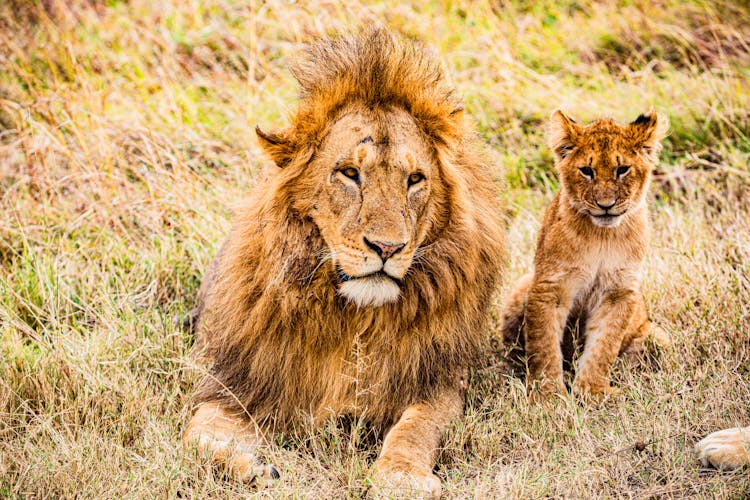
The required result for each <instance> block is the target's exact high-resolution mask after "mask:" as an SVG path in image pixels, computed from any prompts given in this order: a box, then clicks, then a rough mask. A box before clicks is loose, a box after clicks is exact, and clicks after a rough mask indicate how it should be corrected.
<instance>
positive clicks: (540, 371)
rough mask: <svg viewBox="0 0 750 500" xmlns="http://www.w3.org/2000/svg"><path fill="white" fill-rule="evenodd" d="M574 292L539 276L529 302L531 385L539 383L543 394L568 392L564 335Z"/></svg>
mask: <svg viewBox="0 0 750 500" xmlns="http://www.w3.org/2000/svg"><path fill="white" fill-rule="evenodd" d="M569 296H570V294H569V293H567V291H566V290H565V289H564V288H563V286H562V284H561V283H557V282H552V281H546V280H538V281H535V282H534V284H533V286H532V287H531V290H529V298H528V303H527V305H526V327H525V333H526V354H527V357H528V363H529V374H528V379H527V386H529V387H530V388H532V387H533V386H534V385H535V384H538V389H539V390H540V392H541V393H542V395H549V394H554V393H564V392H565V383H564V381H563V356H562V347H561V343H562V338H563V332H564V329H565V322H566V320H567V318H568V314H569V313H570V306H571V304H570V300H569V298H568V297H569Z"/></svg>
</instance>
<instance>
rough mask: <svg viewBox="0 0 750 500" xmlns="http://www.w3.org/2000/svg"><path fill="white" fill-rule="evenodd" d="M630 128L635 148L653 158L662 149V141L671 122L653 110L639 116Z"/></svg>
mask: <svg viewBox="0 0 750 500" xmlns="http://www.w3.org/2000/svg"><path fill="white" fill-rule="evenodd" d="M628 128H630V130H631V133H632V134H633V143H634V145H635V147H636V148H637V149H640V150H642V151H643V152H644V153H646V154H647V155H648V156H652V155H655V154H656V153H658V152H659V150H660V149H661V140H662V139H664V137H665V136H666V135H667V130H669V120H668V119H667V118H666V117H665V116H663V115H660V114H658V113H657V112H656V111H655V110H654V108H651V109H650V110H649V112H648V113H646V114H642V115H639V116H638V118H636V119H635V121H633V122H632V123H631V124H629V125H628Z"/></svg>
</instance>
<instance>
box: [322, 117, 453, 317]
mask: <svg viewBox="0 0 750 500" xmlns="http://www.w3.org/2000/svg"><path fill="white" fill-rule="evenodd" d="M308 168H309V171H310V172H311V174H312V175H313V176H314V179H311V181H312V182H311V184H314V185H315V189H316V195H315V203H314V205H313V206H312V208H311V214H312V218H313V220H314V222H315V224H316V225H317V226H318V228H319V230H320V233H321V235H322V236H323V239H324V240H325V242H326V244H327V245H328V248H329V250H330V258H331V260H332V262H333V264H334V266H335V268H336V271H337V275H338V280H339V283H338V287H339V293H340V294H341V295H343V296H344V297H346V298H347V299H348V300H350V301H352V302H354V303H355V304H357V305H358V306H360V307H365V306H375V307H377V306H380V305H382V304H385V303H387V302H393V301H396V300H397V299H398V297H399V294H400V288H401V285H402V283H403V280H404V278H405V276H406V274H407V271H408V270H409V267H410V266H411V265H412V262H413V261H414V259H415V255H416V252H417V250H418V248H419V246H420V244H421V243H422V242H423V240H424V238H425V235H426V234H427V232H428V230H429V227H430V225H431V224H430V213H431V212H432V210H433V208H432V207H433V201H434V195H435V194H436V191H437V192H438V193H439V192H440V191H441V179H440V177H439V175H438V169H437V166H436V160H435V155H434V152H433V150H432V149H431V148H430V145H429V142H428V140H427V139H426V138H425V137H424V135H423V134H422V132H421V131H420V130H419V128H418V127H417V125H416V124H415V122H414V120H413V118H412V117H411V116H410V115H409V114H408V113H407V112H405V111H403V110H401V109H399V108H391V109H388V110H385V111H377V112H376V111H370V110H368V109H350V110H349V111H345V112H343V113H342V114H341V115H340V116H339V118H338V119H337V120H336V121H335V122H334V123H333V124H332V125H331V128H330V131H329V133H328V134H327V136H326V138H325V139H324V141H323V143H322V144H321V146H320V148H319V150H318V151H317V153H316V155H315V157H314V158H313V160H312V161H311V163H310V165H309V167H308ZM311 187H312V186H311Z"/></svg>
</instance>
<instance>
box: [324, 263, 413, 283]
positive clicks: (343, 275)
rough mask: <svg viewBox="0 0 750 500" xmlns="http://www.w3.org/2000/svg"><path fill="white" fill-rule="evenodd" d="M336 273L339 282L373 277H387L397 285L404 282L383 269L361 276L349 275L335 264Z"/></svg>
mask: <svg viewBox="0 0 750 500" xmlns="http://www.w3.org/2000/svg"><path fill="white" fill-rule="evenodd" d="M336 275H337V276H338V279H339V282H341V283H346V282H347V281H355V280H362V279H368V278H375V279H384V278H387V279H389V280H391V281H393V282H394V283H396V284H397V285H398V286H399V287H400V286H402V285H403V284H404V282H403V280H401V279H399V278H396V277H394V276H391V275H390V274H388V273H387V272H385V271H383V270H382V269H381V270H380V271H375V272H374V273H370V274H363V275H362V276H350V275H348V274H346V273H345V272H344V271H342V270H341V268H340V267H339V266H336Z"/></svg>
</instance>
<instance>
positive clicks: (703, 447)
mask: <svg viewBox="0 0 750 500" xmlns="http://www.w3.org/2000/svg"><path fill="white" fill-rule="evenodd" d="M695 451H696V452H697V453H698V458H700V461H701V463H702V464H703V466H704V467H708V466H711V467H715V468H717V469H719V470H731V469H738V468H740V467H744V466H747V465H750V427H734V428H732V429H724V430H723V431H716V432H712V433H711V434H709V435H708V436H706V437H704V438H703V439H701V440H700V441H699V442H698V443H697V444H696V445H695Z"/></svg>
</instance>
